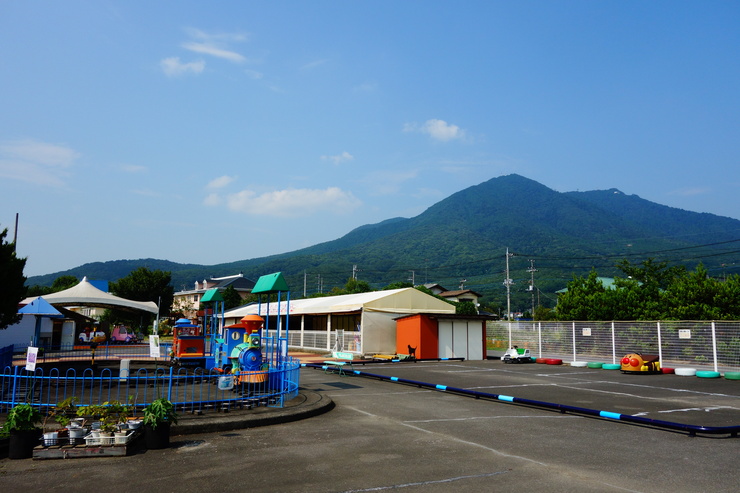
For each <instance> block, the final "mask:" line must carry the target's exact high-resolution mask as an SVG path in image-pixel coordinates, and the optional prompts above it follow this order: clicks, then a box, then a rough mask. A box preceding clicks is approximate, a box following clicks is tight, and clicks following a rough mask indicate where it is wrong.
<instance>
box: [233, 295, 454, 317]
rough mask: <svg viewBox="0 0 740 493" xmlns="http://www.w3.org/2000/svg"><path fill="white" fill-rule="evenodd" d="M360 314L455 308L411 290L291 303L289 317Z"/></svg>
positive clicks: (273, 309)
mask: <svg viewBox="0 0 740 493" xmlns="http://www.w3.org/2000/svg"><path fill="white" fill-rule="evenodd" d="M286 305H287V303H285V302H283V303H282V304H281V307H280V314H281V315H284V314H285V311H286ZM277 310H278V304H277V302H271V303H270V313H269V314H270V315H277ZM359 310H365V311H374V312H385V313H399V314H400V313H409V314H412V313H455V307H454V306H453V305H451V304H449V303H447V302H445V301H442V300H440V299H438V298H435V297H434V296H429V295H428V294H426V293H422V292H421V291H419V290H418V289H414V288H402V289H389V290H387V291H371V292H369V293H358V294H343V295H339V296H326V297H322V298H307V299H302V300H295V301H294V300H291V301H290V314H291V315H310V314H315V315H318V314H327V313H343V312H355V311H359ZM257 313H258V306H257V304H252V305H247V306H241V307H239V308H235V309H233V310H230V311H228V312H226V313H224V318H229V319H231V318H237V319H239V318H241V317H243V316H245V315H255V314H257ZM262 314H263V315H265V314H267V303H262Z"/></svg>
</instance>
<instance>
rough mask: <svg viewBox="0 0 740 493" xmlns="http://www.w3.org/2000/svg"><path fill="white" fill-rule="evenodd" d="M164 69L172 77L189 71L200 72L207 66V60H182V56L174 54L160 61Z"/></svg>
mask: <svg viewBox="0 0 740 493" xmlns="http://www.w3.org/2000/svg"><path fill="white" fill-rule="evenodd" d="M159 66H160V67H161V68H162V71H163V72H164V73H165V74H166V75H168V76H170V77H178V76H180V75H185V74H188V73H192V74H200V73H201V72H203V70H204V69H205V68H206V62H205V61H203V60H198V61H195V62H187V63H184V62H181V61H180V57H177V56H173V57H170V58H165V59H164V60H162V61H161V62H159Z"/></svg>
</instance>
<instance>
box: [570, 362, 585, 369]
mask: <svg viewBox="0 0 740 493" xmlns="http://www.w3.org/2000/svg"><path fill="white" fill-rule="evenodd" d="M587 365H588V363H587V362H585V361H571V363H570V366H572V367H574V368H585V367H586V366H587Z"/></svg>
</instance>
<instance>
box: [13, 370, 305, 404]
mask: <svg viewBox="0 0 740 493" xmlns="http://www.w3.org/2000/svg"><path fill="white" fill-rule="evenodd" d="M2 368H3V370H2V373H0V412H7V411H8V410H10V409H11V408H12V407H13V406H14V405H16V404H19V403H30V404H32V405H34V406H35V407H38V408H39V409H40V410H41V411H42V412H45V411H47V410H49V409H50V408H52V407H54V406H55V405H56V404H57V403H58V402H61V401H63V400H65V399H67V398H68V397H72V396H75V397H77V399H78V405H81V406H85V405H90V404H102V403H105V402H110V401H119V402H129V401H130V402H131V403H132V404H133V405H134V406H136V407H137V408H142V407H144V406H146V405H148V404H149V403H151V402H152V401H153V400H155V399H158V398H161V397H165V398H167V399H168V400H170V401H171V402H172V403H173V404H174V405H175V407H176V408H177V409H178V410H180V411H182V412H200V411H207V410H219V411H220V410H225V409H229V408H244V407H248V408H251V407H254V406H260V405H266V406H273V407H282V406H283V405H284V403H285V402H286V401H288V400H290V399H292V398H294V397H296V396H297V395H298V386H299V375H300V362H299V361H298V360H296V359H294V358H292V357H285V358H283V359H282V361H281V362H280V363H279V364H277V365H273V366H271V367H270V368H269V369H268V370H264V371H261V372H249V375H246V372H245V373H237V374H234V375H230V374H226V375H225V374H224V373H222V372H219V371H217V370H210V371H209V370H204V369H201V368H195V369H186V368H175V367H172V366H163V367H161V368H154V369H151V368H139V369H133V368H132V369H130V371H123V370H121V371H118V370H111V369H109V368H104V369H102V370H98V371H94V370H93V369H91V368H87V369H84V370H80V371H78V370H76V369H74V368H70V369H67V370H64V371H62V370H59V369H57V368H51V369H48V368H47V369H46V370H44V369H43V368H37V369H36V371H33V372H29V371H27V370H26V369H25V367H23V366H4V367H2Z"/></svg>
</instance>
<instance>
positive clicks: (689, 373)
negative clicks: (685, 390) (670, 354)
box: [674, 368, 696, 377]
mask: <svg viewBox="0 0 740 493" xmlns="http://www.w3.org/2000/svg"><path fill="white" fill-rule="evenodd" d="M674 372H675V373H676V375H678V376H679V377H694V376H696V368H676V369H675V370H674Z"/></svg>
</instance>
